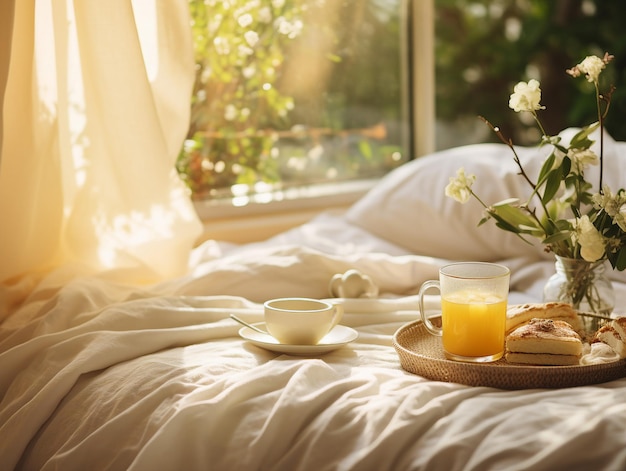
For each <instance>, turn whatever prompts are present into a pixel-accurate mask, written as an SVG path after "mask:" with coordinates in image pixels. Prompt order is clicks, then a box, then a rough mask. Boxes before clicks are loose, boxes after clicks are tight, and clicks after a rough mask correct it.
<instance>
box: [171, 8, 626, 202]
mask: <svg viewBox="0 0 626 471" xmlns="http://www.w3.org/2000/svg"><path fill="white" fill-rule="evenodd" d="M190 5H191V9H192V13H193V18H194V23H193V31H194V36H195V40H196V55H197V62H198V70H197V82H196V88H195V90H194V103H193V116H192V126H191V128H190V131H189V136H188V140H187V142H186V145H185V149H184V151H183V152H182V153H181V157H180V159H179V162H178V163H179V170H180V171H181V174H182V175H184V176H185V178H186V179H187V181H188V183H189V185H190V187H192V188H193V189H194V191H195V193H194V194H195V198H196V199H197V201H199V202H200V201H202V202H203V204H206V203H207V202H209V203H210V209H211V212H212V213H215V209H216V204H218V202H219V201H227V202H228V203H227V207H228V208H233V205H234V207H235V208H236V209H242V208H244V207H246V205H247V206H254V205H253V204H250V203H255V202H256V203H264V202H272V204H275V203H276V202H277V201H278V202H280V201H286V200H291V199H295V200H298V199H299V201H302V200H303V199H306V198H307V197H309V196H313V197H315V198H318V197H319V196H320V195H323V194H329V195H337V194H338V193H339V194H340V193H342V192H346V191H347V192H350V191H352V190H354V189H355V188H356V189H357V190H359V189H361V190H362V189H363V188H367V187H368V185H371V184H372V181H373V180H375V179H377V178H379V177H380V176H382V175H384V174H385V173H387V172H388V171H390V170H391V169H393V168H395V167H397V166H398V165H401V164H402V163H404V162H406V161H407V160H408V159H410V158H413V157H414V156H419V155H422V154H424V153H427V152H430V151H433V150H441V149H446V148H449V147H454V146H459V145H465V144H472V143H479V142H497V138H496V137H495V136H494V135H493V133H491V131H490V129H489V128H488V127H487V126H486V125H485V124H484V123H483V122H482V121H480V120H479V119H478V118H477V117H478V116H484V117H486V118H487V119H489V120H490V121H491V122H492V123H495V124H497V125H498V126H499V127H500V128H501V129H502V130H503V132H504V133H505V134H506V135H507V136H509V137H511V138H512V139H513V140H514V142H515V143H516V144H519V145H530V144H533V145H534V144H535V143H536V142H537V138H538V136H537V135H536V134H534V133H536V129H535V127H534V126H533V123H528V122H525V121H524V120H523V118H524V116H523V115H522V114H517V113H514V112H513V111H512V110H510V109H509V108H508V106H507V104H508V98H509V95H510V93H511V91H512V88H513V86H514V85H515V84H516V83H517V82H518V81H520V80H528V79H530V78H536V79H538V80H539V81H540V82H541V85H542V90H543V100H542V103H543V104H544V105H545V106H546V107H547V108H546V110H545V111H542V113H543V114H542V122H543V123H544V124H546V131H547V132H548V133H551V134H552V133H556V132H558V131H560V130H561V129H564V128H566V127H569V126H580V125H582V124H587V123H588V122H591V121H592V120H593V119H594V117H595V109H592V108H593V103H592V100H589V99H588V97H586V96H585V94H583V93H580V91H581V90H579V89H580V88H584V87H588V84H586V83H585V82H584V81H576V80H571V78H570V77H569V76H567V75H566V74H565V69H567V68H569V67H571V66H573V65H575V64H576V63H577V62H579V61H580V60H581V59H582V58H583V57H584V56H585V55H588V54H596V55H602V54H603V53H604V51H609V52H611V53H612V54H614V55H615V56H616V60H615V61H614V62H613V65H612V67H611V72H610V73H612V74H613V76H612V77H611V78H612V79H613V82H614V83H615V84H616V85H618V88H617V90H616V92H615V93H614V95H613V100H612V108H611V112H610V116H613V117H616V116H623V115H624V114H626V87H624V86H621V87H620V86H619V85H620V84H623V83H626V80H625V79H626V68H625V64H626V43H625V42H624V41H621V40H620V38H621V37H622V36H623V34H622V24H621V23H622V21H621V18H622V16H621V10H620V4H619V2H608V1H600V0H563V1H559V2H554V1H550V0H267V1H259V0H226V1H216V0H204V1H202V0H190ZM590 106H591V108H589V107H590ZM412 110H416V111H415V112H412ZM411 116H413V117H414V119H411ZM607 129H608V131H609V133H610V134H611V135H612V136H613V137H614V138H616V139H620V140H626V122H625V121H624V120H621V119H614V118H613V119H609V121H608V125H607ZM224 198H225V199H224ZM218 205H219V204H218ZM240 205H241V207H240ZM218 213H219V211H218Z"/></svg>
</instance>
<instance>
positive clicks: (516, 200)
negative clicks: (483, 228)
mask: <svg viewBox="0 0 626 471" xmlns="http://www.w3.org/2000/svg"><path fill="white" fill-rule="evenodd" d="M512 204H519V198H507V199H505V200H502V201H498V202H497V203H494V204H493V205H492V206H494V207H495V208H497V207H499V206H505V205H512Z"/></svg>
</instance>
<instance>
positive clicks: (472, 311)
mask: <svg viewBox="0 0 626 471" xmlns="http://www.w3.org/2000/svg"><path fill="white" fill-rule="evenodd" d="M506 306H507V302H506V299H502V298H500V297H497V296H494V295H490V294H484V293H480V292H456V293H453V294H451V295H448V296H447V297H446V298H445V299H442V300H441V317H442V324H443V325H442V327H443V336H442V341H443V349H444V350H445V351H446V352H448V353H450V354H452V355H459V356H463V357H484V356H492V355H496V356H502V353H503V352H504V329H505V325H506Z"/></svg>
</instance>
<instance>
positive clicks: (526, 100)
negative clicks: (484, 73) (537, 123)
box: [509, 79, 545, 112]
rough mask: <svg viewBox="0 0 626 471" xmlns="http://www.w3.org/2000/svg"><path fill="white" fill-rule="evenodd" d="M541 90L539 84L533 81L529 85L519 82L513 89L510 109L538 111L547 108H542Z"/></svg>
mask: <svg viewBox="0 0 626 471" xmlns="http://www.w3.org/2000/svg"><path fill="white" fill-rule="evenodd" d="M540 101H541V88H539V82H538V81H537V80H535V79H531V80H530V81H529V82H528V83H526V82H519V83H518V84H517V85H515V88H513V94H511V98H510V99H509V107H510V108H512V109H513V110H514V111H517V112H519V111H536V110H542V109H544V108H545V107H544V106H541V105H540V104H539V102H540Z"/></svg>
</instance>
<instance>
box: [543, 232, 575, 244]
mask: <svg viewBox="0 0 626 471" xmlns="http://www.w3.org/2000/svg"><path fill="white" fill-rule="evenodd" d="M570 237H571V233H570V232H569V231H559V232H555V233H554V234H552V235H550V236H548V237H546V238H545V239H543V241H542V242H543V243H544V244H553V243H555V242H561V241H562V240H567V239H569V238H570Z"/></svg>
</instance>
